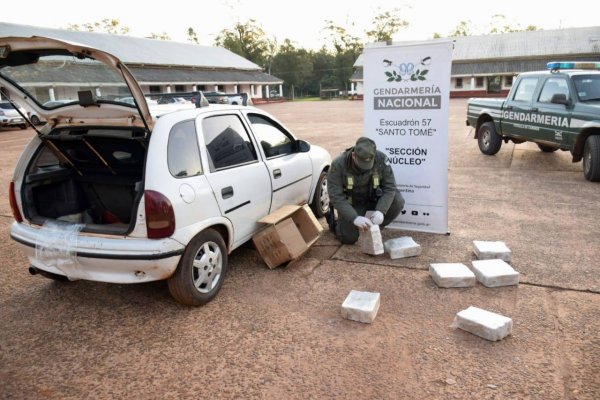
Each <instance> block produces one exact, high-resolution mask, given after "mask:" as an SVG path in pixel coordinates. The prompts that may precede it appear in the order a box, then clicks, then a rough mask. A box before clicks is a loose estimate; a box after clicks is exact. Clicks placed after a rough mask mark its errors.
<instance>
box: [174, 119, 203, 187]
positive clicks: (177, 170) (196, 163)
mask: <svg viewBox="0 0 600 400" xmlns="http://www.w3.org/2000/svg"><path fill="white" fill-rule="evenodd" d="M167 163H168V165H169V172H170V173H171V175H173V176H174V177H176V178H184V177H188V176H195V175H200V174H201V173H202V165H201V163H200V152H199V150H198V138H197V136H196V128H195V126H194V121H185V122H180V123H178V124H177V125H175V126H174V127H173V128H172V129H171V132H170V133H169V144H168V145H167Z"/></svg>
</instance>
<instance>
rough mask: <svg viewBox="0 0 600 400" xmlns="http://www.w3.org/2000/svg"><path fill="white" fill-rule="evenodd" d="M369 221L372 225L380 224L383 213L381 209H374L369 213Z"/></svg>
mask: <svg viewBox="0 0 600 400" xmlns="http://www.w3.org/2000/svg"><path fill="white" fill-rule="evenodd" d="M371 222H372V223H373V225H381V223H382V222H383V213H382V212H381V211H375V212H373V214H372V215H371Z"/></svg>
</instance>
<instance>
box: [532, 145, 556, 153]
mask: <svg viewBox="0 0 600 400" xmlns="http://www.w3.org/2000/svg"><path fill="white" fill-rule="evenodd" d="M537 146H538V147H539V148H540V150H541V151H543V152H544V153H554V152H555V151H556V150H558V147H552V146H548V145H546V144H540V143H537Z"/></svg>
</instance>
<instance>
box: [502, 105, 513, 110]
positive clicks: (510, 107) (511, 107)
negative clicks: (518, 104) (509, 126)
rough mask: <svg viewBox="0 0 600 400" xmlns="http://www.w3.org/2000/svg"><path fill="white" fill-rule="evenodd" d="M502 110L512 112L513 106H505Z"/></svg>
mask: <svg viewBox="0 0 600 400" xmlns="http://www.w3.org/2000/svg"><path fill="white" fill-rule="evenodd" d="M504 108H505V109H506V110H512V109H513V106H506V107H504Z"/></svg>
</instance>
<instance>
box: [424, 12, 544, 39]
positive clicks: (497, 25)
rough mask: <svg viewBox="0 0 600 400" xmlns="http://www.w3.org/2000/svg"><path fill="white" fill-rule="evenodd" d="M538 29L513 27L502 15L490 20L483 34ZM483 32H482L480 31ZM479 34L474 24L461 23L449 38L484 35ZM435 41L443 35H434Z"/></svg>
mask: <svg viewBox="0 0 600 400" xmlns="http://www.w3.org/2000/svg"><path fill="white" fill-rule="evenodd" d="M539 29H540V28H538V27H537V26H535V25H528V26H527V27H526V28H521V26H520V25H519V24H516V25H511V24H510V23H508V22H507V21H506V17H505V16H504V15H501V14H496V15H493V16H492V18H491V19H490V23H489V29H488V30H487V32H486V33H483V34H497V33H509V32H524V31H537V30H539ZM480 32H481V31H480ZM480 32H479V33H477V32H475V31H474V29H473V23H472V22H471V21H460V23H459V24H458V25H457V26H456V28H454V30H453V31H452V32H450V34H449V35H448V37H458V36H471V35H477V34H482V33H480ZM433 37H434V39H437V38H441V37H442V35H441V34H439V33H437V32H436V33H434V35H433Z"/></svg>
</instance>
